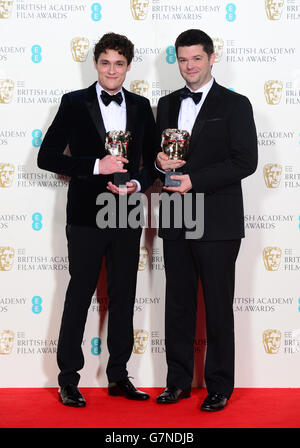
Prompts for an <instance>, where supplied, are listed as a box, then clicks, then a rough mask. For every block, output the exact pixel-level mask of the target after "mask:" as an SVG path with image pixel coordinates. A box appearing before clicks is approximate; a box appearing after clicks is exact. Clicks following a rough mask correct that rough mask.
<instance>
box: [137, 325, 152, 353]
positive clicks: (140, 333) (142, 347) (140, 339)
mask: <svg viewBox="0 0 300 448" xmlns="http://www.w3.org/2000/svg"><path fill="white" fill-rule="evenodd" d="M148 340H149V333H148V331H146V330H134V344H133V353H136V354H137V355H142V354H143V353H145V351H146V349H147V346H148Z"/></svg>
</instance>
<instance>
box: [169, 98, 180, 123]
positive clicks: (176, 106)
mask: <svg viewBox="0 0 300 448" xmlns="http://www.w3.org/2000/svg"><path fill="white" fill-rule="evenodd" d="M179 110H180V97H179V91H177V92H175V94H174V95H171V96H170V104H169V120H168V122H169V123H170V124H169V128H171V129H177V128H178V116H179Z"/></svg>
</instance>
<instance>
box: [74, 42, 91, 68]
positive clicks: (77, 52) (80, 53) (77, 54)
mask: <svg viewBox="0 0 300 448" xmlns="http://www.w3.org/2000/svg"><path fill="white" fill-rule="evenodd" d="M89 48H90V41H89V40H88V39H87V38H86V37H74V38H73V39H72V40H71V52H72V57H73V59H74V61H75V62H85V61H86V58H87V56H88V54H89Z"/></svg>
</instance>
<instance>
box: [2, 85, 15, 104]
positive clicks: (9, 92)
mask: <svg viewBox="0 0 300 448" xmlns="http://www.w3.org/2000/svg"><path fill="white" fill-rule="evenodd" d="M14 85H15V83H14V82H13V81H12V80H11V79H0V104H9V103H10V102H11V100H12V97H13V93H14Z"/></svg>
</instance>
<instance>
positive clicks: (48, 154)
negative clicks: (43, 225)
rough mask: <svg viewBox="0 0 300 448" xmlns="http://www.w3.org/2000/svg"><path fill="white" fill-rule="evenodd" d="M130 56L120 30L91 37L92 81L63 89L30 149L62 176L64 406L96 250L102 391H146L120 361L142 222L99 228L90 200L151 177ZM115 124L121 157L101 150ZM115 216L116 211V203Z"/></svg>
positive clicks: (149, 129) (145, 108) (150, 127)
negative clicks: (102, 284)
mask: <svg viewBox="0 0 300 448" xmlns="http://www.w3.org/2000/svg"><path fill="white" fill-rule="evenodd" d="M133 56H134V46H133V44H132V42H130V40H129V39H128V38H127V37H125V36H122V35H119V34H115V33H107V34H105V35H104V36H103V37H102V38H101V39H100V40H99V42H98V43H97V44H96V45H95V48H94V65H95V69H96V71H97V74H98V81H97V82H95V83H94V84H93V85H91V86H90V87H88V88H87V89H82V90H78V91H75V92H71V93H68V94H65V95H63V97H62V100H61V105H60V108H59V110H58V112H57V115H56V117H55V118H54V121H53V123H52V124H51V126H50V128H49V129H48V131H47V133H46V135H45V138H44V141H43V143H42V145H41V148H40V151H39V155H38V166H39V167H40V168H42V169H46V170H49V171H52V172H55V173H58V174H61V175H64V176H67V177H70V184H69V190H68V202H67V227H66V234H67V240H68V255H69V271H70V282H69V285H68V289H67V292H66V299H65V305H64V311H63V316H62V323H61V329H60V335H59V341H58V351H57V360H58V366H59V369H60V373H59V376H58V382H59V385H60V390H59V394H60V398H61V400H62V402H63V404H65V405H68V406H75V407H82V406H85V404H86V402H85V399H84V398H83V396H82V395H81V393H80V391H79V389H78V383H79V379H80V375H79V373H78V371H79V370H81V369H82V368H83V365H84V356H83V352H82V347H81V345H82V340H83V334H84V328H85V323H86V318H87V313H88V309H89V306H90V303H91V299H92V296H93V293H94V291H95V289H96V286H97V281H98V277H99V272H100V269H101V264H102V259H103V258H104V257H105V258H106V268H107V287H108V295H109V308H108V311H109V317H108V338H107V346H108V351H109V360H108V364H107V369H106V372H107V376H108V382H109V384H108V393H109V395H111V396H124V397H126V398H128V399H133V400H145V399H148V398H149V395H148V394H146V393H144V392H141V391H139V390H137V389H136V388H135V387H134V385H133V384H132V383H131V382H130V380H129V379H128V372H127V368H126V365H127V361H128V360H129V358H130V356H131V352H132V348H133V342H134V335H133V309H134V302H135V291H136V277H137V270H138V262H139V243H140V236H141V231H142V229H141V228H130V227H127V228H123V227H122V226H121V225H119V226H118V224H117V225H116V226H115V227H112V226H108V227H104V226H103V227H99V222H98V220H96V216H97V213H98V212H99V210H101V207H100V208H99V205H97V202H98V203H99V201H97V202H96V199H97V197H99V194H100V195H101V193H104V192H106V193H107V191H109V192H110V193H111V195H112V196H113V197H114V198H115V199H116V202H117V204H118V199H119V198H120V195H124V194H126V195H127V197H129V196H130V195H131V194H132V193H135V192H137V191H141V192H143V191H145V190H146V189H147V188H148V187H149V186H150V185H151V184H152V182H153V180H154V178H153V175H154V158H155V156H154V144H153V136H154V134H155V132H154V127H155V123H154V117H153V113H152V110H151V107H150V103H149V100H148V99H146V98H144V97H142V96H139V95H136V94H134V93H131V92H129V91H127V90H126V89H124V88H123V83H124V81H125V78H126V74H127V72H128V71H129V70H130V68H131V62H132V59H133ZM116 130H117V131H124V132H125V131H129V132H130V134H131V141H130V147H129V155H128V156H127V158H125V157H123V156H120V155H110V154H107V152H106V151H105V141H106V134H107V133H108V132H110V131H116ZM66 147H68V153H66V151H65V149H66ZM141 162H143V167H142V166H141ZM126 172H128V173H130V175H131V177H130V178H129V180H128V181H127V182H126V187H125V188H121V186H119V185H118V184H117V182H115V181H114V175H115V174H116V173H126ZM128 209H129V207H128ZM116 215H117V218H118V207H116ZM118 221H119V220H118V219H116V222H117V223H118Z"/></svg>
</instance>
